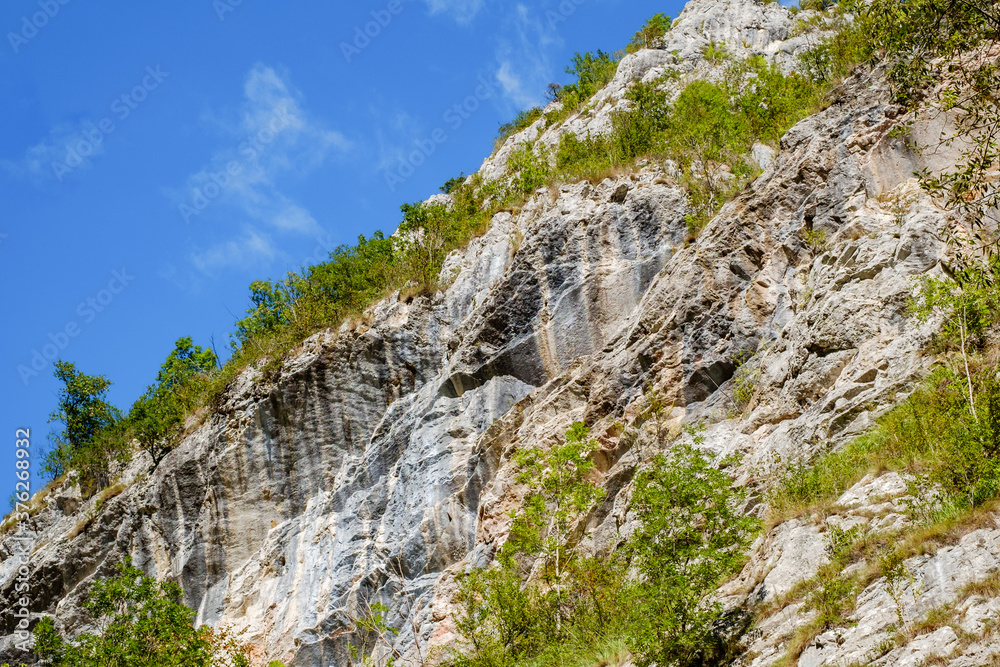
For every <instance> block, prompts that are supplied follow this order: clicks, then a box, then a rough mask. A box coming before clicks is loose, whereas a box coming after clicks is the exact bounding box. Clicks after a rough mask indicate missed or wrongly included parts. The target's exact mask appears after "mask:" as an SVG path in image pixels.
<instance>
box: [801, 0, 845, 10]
mask: <svg viewBox="0 0 1000 667" xmlns="http://www.w3.org/2000/svg"><path fill="white" fill-rule="evenodd" d="M836 4H837V2H836V0H802V1H801V2H800V3H799V9H811V10H813V11H817V12H822V11H826V10H827V9H830V8H831V7H833V6H834V5H836Z"/></svg>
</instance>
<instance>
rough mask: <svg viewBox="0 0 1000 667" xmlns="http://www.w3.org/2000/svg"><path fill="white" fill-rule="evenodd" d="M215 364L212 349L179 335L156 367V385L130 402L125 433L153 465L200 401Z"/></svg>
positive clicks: (179, 432) (174, 438)
mask: <svg viewBox="0 0 1000 667" xmlns="http://www.w3.org/2000/svg"><path fill="white" fill-rule="evenodd" d="M217 366H218V359H216V357H215V353H214V352H212V351H211V350H203V349H202V348H201V347H200V346H197V345H195V344H194V341H192V340H191V338H189V337H185V338H181V339H180V340H178V341H177V342H176V343H175V344H174V350H173V352H171V353H170V355H169V356H167V360H166V361H165V362H164V363H163V365H162V366H161V367H160V372H159V373H158V374H157V376H156V384H155V385H152V386H150V387H149V388H148V389H147V390H146V393H145V394H143V395H142V396H141V397H140V398H139V400H137V401H136V402H135V403H134V404H133V405H132V408H131V410H129V414H128V419H127V426H128V434H127V435H129V436H132V437H134V438H135V439H136V440H137V441H138V443H139V446H140V447H141V448H142V449H143V450H145V451H146V452H148V453H149V455H150V456H151V457H152V459H153V464H154V465H157V464H159V462H160V461H161V460H163V457H164V456H166V455H167V453H168V452H169V451H170V450H171V449H172V448H173V445H174V444H175V442H176V440H177V438H178V437H179V436H180V434H181V431H182V429H183V426H184V419H185V417H186V416H187V414H188V413H189V412H191V411H192V410H193V409H195V408H196V407H197V406H198V405H200V404H201V403H202V401H203V399H204V393H205V391H206V388H207V385H208V378H209V376H210V375H211V374H212V373H213V372H215V370H216V368H217Z"/></svg>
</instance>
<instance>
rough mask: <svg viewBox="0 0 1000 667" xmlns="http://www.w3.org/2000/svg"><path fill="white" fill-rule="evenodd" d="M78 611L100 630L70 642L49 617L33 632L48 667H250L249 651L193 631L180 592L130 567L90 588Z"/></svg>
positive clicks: (234, 641)
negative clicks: (88, 615)
mask: <svg viewBox="0 0 1000 667" xmlns="http://www.w3.org/2000/svg"><path fill="white" fill-rule="evenodd" d="M83 608H84V609H85V610H86V611H87V612H88V613H89V614H90V615H91V616H92V617H93V620H94V623H95V625H96V627H97V628H99V630H98V632H97V633H96V634H94V633H85V634H82V635H80V636H78V637H76V638H75V639H74V640H72V641H70V640H67V639H64V638H63V637H62V636H60V634H59V633H58V632H57V631H56V628H55V623H54V622H53V621H52V618H51V617H46V618H43V619H42V620H41V621H39V623H38V625H37V626H36V627H35V630H34V634H35V642H36V646H35V650H36V653H37V655H38V656H39V657H40V658H41V659H42V660H44V661H46V662H45V664H47V665H52V667H103V666H104V665H115V666H116V667H149V665H157V667H249V664H250V652H249V647H247V646H246V645H244V644H243V643H241V642H240V641H239V640H238V638H236V637H233V636H232V635H230V634H228V633H226V632H213V631H212V630H210V629H208V628H207V627H202V628H195V627H194V626H193V623H194V619H195V612H194V610H193V609H190V608H188V607H186V606H184V605H183V604H182V603H181V589H180V587H179V586H177V585H176V584H173V583H162V584H161V583H157V582H156V580H155V579H153V578H152V577H148V576H146V575H145V574H144V573H143V572H142V571H141V570H139V569H137V568H134V567H132V566H131V564H130V563H128V562H126V563H124V564H121V563H120V564H118V574H117V576H114V577H111V578H107V579H100V580H98V581H97V582H95V583H94V585H93V587H92V588H91V590H90V593H89V595H88V598H87V600H86V602H84V603H83Z"/></svg>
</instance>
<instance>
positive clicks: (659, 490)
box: [625, 435, 760, 667]
mask: <svg viewBox="0 0 1000 667" xmlns="http://www.w3.org/2000/svg"><path fill="white" fill-rule="evenodd" d="M700 440H701V438H700V436H697V435H695V443H696V444H697V443H699V442H700ZM734 462H735V461H723V462H721V464H722V465H726V464H731V463H734ZM714 463H715V462H714V461H713V459H712V457H711V456H706V455H705V454H702V453H701V452H700V451H699V450H698V449H696V448H695V447H694V446H691V445H685V444H682V445H679V446H677V447H675V448H674V449H673V450H672V451H671V452H670V453H669V454H668V455H663V454H661V455H658V456H657V457H656V458H655V459H654V460H653V462H652V464H651V465H650V466H649V467H648V468H646V469H643V470H640V471H639V473H638V474H637V475H636V479H635V489H634V491H633V494H632V501H631V504H630V510H631V511H632V512H633V513H634V514H635V516H636V518H637V519H638V520H639V527H638V528H637V529H636V530H635V532H634V533H633V534H632V535H631V537H630V538H629V540H628V542H627V544H626V546H625V552H626V554H627V555H628V557H629V559H630V563H631V565H632V566H633V567H635V568H636V569H637V570H638V573H639V578H638V581H637V583H636V586H635V589H634V591H633V593H632V595H633V597H632V598H631V599H630V605H629V606H630V612H631V614H632V618H633V622H632V624H631V625H630V626H629V634H628V637H627V639H628V642H629V646H630V648H631V649H632V652H633V654H634V655H635V657H636V664H638V665H640V666H642V667H645V666H646V665H652V664H657V665H664V666H666V665H691V664H708V663H710V662H711V656H710V655H706V653H707V652H708V649H709V648H710V647H711V646H713V645H714V644H715V641H714V640H713V637H712V635H713V634H714V632H715V626H716V624H717V623H719V621H721V620H722V618H723V614H724V610H723V607H722V605H721V603H719V602H710V601H709V600H708V599H707V598H708V595H709V594H710V593H711V592H712V591H714V590H715V589H716V587H717V586H718V585H719V584H720V583H721V582H722V580H723V579H725V578H726V577H728V576H730V575H732V574H734V573H735V572H737V571H739V569H740V568H741V567H742V566H743V564H744V562H745V560H746V550H747V548H748V547H749V546H750V543H751V542H752V541H753V539H754V538H755V537H756V535H757V533H758V532H759V529H760V526H759V521H758V520H757V519H755V518H753V517H749V516H744V515H742V513H741V511H740V509H739V508H740V507H741V506H742V505H743V501H744V500H745V498H746V491H745V490H744V489H739V488H734V487H733V480H732V478H731V477H729V476H728V475H726V474H725V473H724V472H722V471H721V470H720V469H719V468H717V467H715V465H714ZM705 661H708V663H706V662H705Z"/></svg>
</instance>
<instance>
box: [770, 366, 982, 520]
mask: <svg viewBox="0 0 1000 667" xmlns="http://www.w3.org/2000/svg"><path fill="white" fill-rule="evenodd" d="M969 378H971V386H972V394H971V396H972V397H973V401H972V402H970V394H969V391H968V387H969V384H968V381H969ZM973 407H975V408H976V410H975V412H974V411H973V409H972V408H973ZM884 470H896V471H900V472H909V473H912V474H914V475H917V476H918V478H920V479H923V480H926V481H927V482H929V483H931V484H934V485H936V486H938V488H940V489H941V490H942V491H943V492H944V493H945V500H950V502H953V503H957V504H958V505H959V506H964V507H967V508H971V507H977V506H980V505H982V504H983V503H985V502H987V501H988V500H992V499H993V498H996V497H997V496H998V495H1000V382H998V381H997V380H996V378H995V377H994V371H993V369H992V368H990V367H989V366H988V365H986V366H982V367H978V368H977V367H975V366H974V367H973V368H972V369H971V371H970V375H969V376H968V377H967V376H966V374H965V370H964V365H961V364H955V365H950V364H948V365H944V366H942V367H939V368H937V369H936V370H935V371H934V372H933V373H932V374H931V375H930V377H929V378H928V379H927V380H926V382H925V383H924V384H923V385H922V386H921V387H920V388H918V389H917V390H916V391H914V392H913V394H911V395H910V396H909V397H908V398H907V399H906V400H905V401H903V403H902V404H900V405H899V406H898V407H897V408H895V409H894V410H892V411H891V412H889V413H888V414H887V415H885V416H884V417H883V418H882V419H880V420H879V422H878V425H877V426H876V427H875V428H874V429H873V430H872V431H871V432H869V433H867V434H865V435H863V436H861V437H859V438H857V439H855V440H853V441H851V442H850V443H849V444H848V445H846V446H845V447H843V448H842V449H840V450H837V451H834V452H831V453H828V454H825V455H823V456H821V457H819V458H818V459H817V460H815V461H813V462H811V463H799V464H796V465H793V466H791V467H790V468H789V469H788V470H787V472H786V473H785V474H784V476H783V477H782V479H781V481H780V482H779V483H778V485H777V486H776V488H775V489H774V490H773V491H772V492H771V495H770V497H769V499H768V500H769V503H770V505H771V508H772V511H774V512H776V513H777V514H779V515H785V514H789V513H793V512H795V511H801V510H804V509H806V508H809V507H811V506H814V505H818V504H822V503H829V502H831V501H832V500H834V499H836V498H837V497H839V496H840V495H841V494H843V493H844V491H846V490H847V489H849V488H850V487H851V486H853V485H854V484H856V483H857V482H858V481H860V480H861V479H862V478H863V477H864V476H865V475H867V474H869V473H873V472H874V473H878V472H881V471H884Z"/></svg>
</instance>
